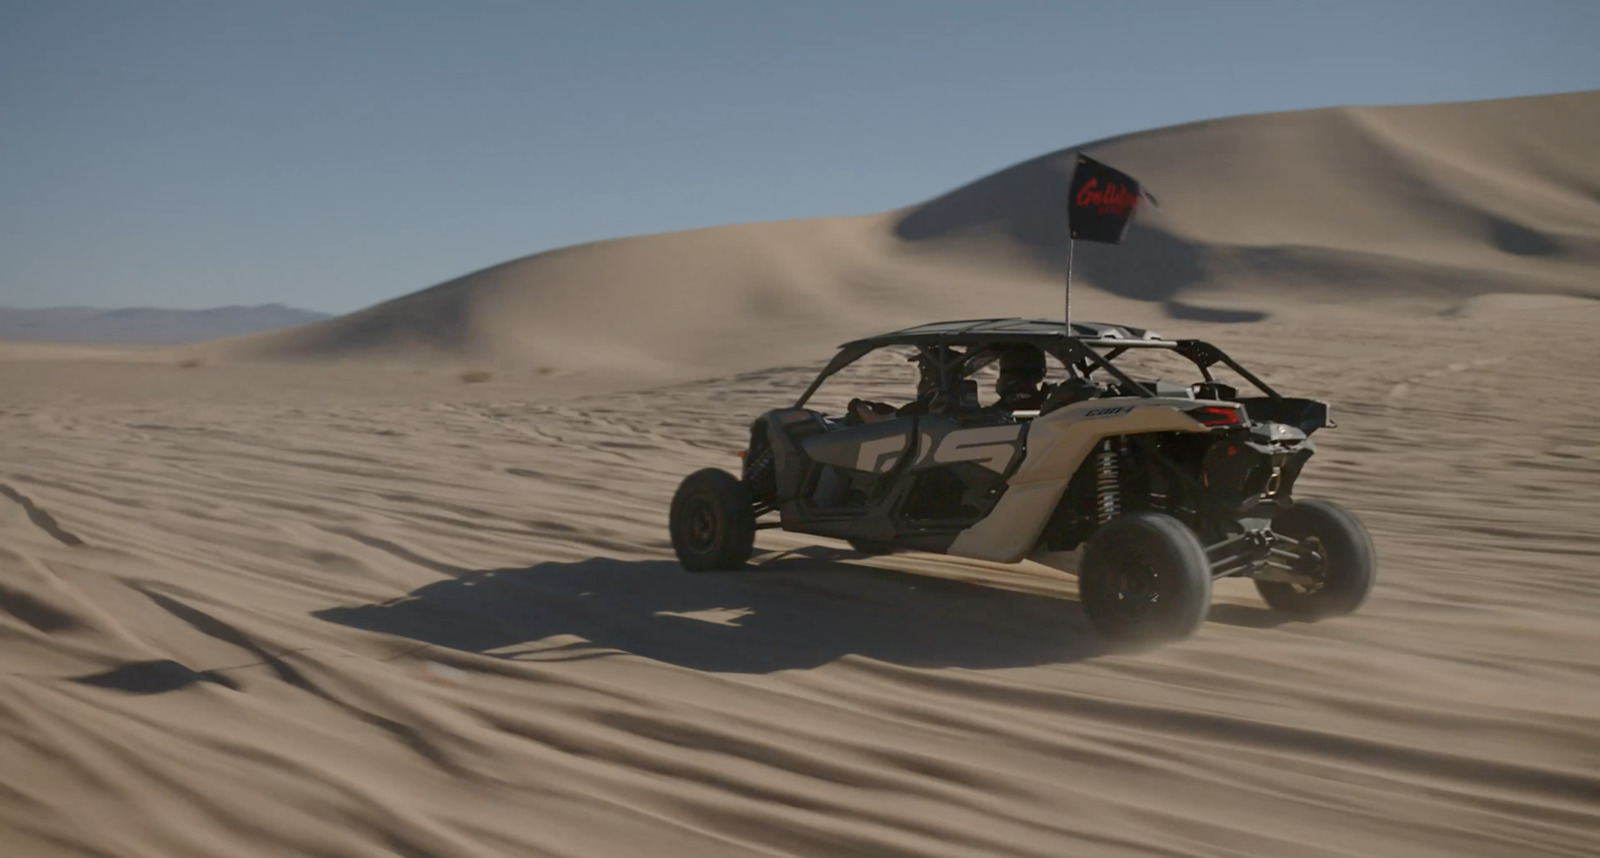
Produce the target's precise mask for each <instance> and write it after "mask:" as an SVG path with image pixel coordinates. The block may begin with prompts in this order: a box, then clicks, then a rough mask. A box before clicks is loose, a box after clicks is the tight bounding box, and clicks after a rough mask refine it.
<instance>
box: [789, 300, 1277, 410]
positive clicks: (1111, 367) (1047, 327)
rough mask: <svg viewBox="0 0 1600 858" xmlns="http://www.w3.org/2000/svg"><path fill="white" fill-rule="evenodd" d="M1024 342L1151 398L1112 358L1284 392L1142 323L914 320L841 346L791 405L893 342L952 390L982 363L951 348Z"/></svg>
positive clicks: (1207, 347) (1211, 351)
mask: <svg viewBox="0 0 1600 858" xmlns="http://www.w3.org/2000/svg"><path fill="white" fill-rule="evenodd" d="M1018 343H1026V344H1031V345H1035V346H1038V347H1039V348H1040V349H1042V350H1043V351H1044V352H1045V354H1048V355H1050V356H1051V357H1054V358H1055V359H1056V360H1059V361H1060V362H1061V363H1062V365H1063V366H1065V367H1066V368H1067V371H1068V372H1069V373H1072V374H1073V375H1075V376H1078V377H1084V378H1087V377H1088V376H1089V374H1090V373H1092V372H1093V371H1094V370H1096V369H1099V370H1104V371H1105V372H1106V373H1107V374H1109V375H1110V376H1111V377H1112V378H1115V379H1116V380H1117V382H1118V383H1119V384H1120V385H1121V386H1122V387H1123V388H1124V389H1125V390H1129V391H1134V392H1135V393H1136V394H1137V395H1138V396H1141V397H1147V398H1153V397H1155V396H1156V394H1155V392H1154V391H1152V390H1151V389H1150V388H1148V387H1146V386H1145V385H1143V384H1140V383H1139V382H1137V381H1135V380H1133V379H1132V378H1130V377H1129V376H1128V375H1127V374H1126V373H1124V372H1123V371H1122V370H1121V369H1120V368H1118V367H1117V366H1116V364H1115V363H1114V362H1115V361H1116V359H1117V358H1119V357H1122V356H1123V355H1125V354H1127V353H1128V352H1130V351H1133V350H1144V349H1161V350H1165V351H1170V352H1174V353H1176V354H1178V355H1179V356H1181V357H1184V358H1187V359H1188V360H1189V361H1190V362H1191V363H1193V364H1194V365H1195V368H1197V369H1198V370H1199V371H1200V375H1201V376H1202V377H1203V378H1204V379H1205V380H1206V381H1208V382H1210V381H1215V378H1214V377H1213V376H1212V374H1211V368H1212V367H1213V366H1216V365H1217V364H1219V363H1220V364H1222V365H1223V366H1226V367H1227V368H1229V369H1231V370H1233V371H1234V372H1235V373H1238V375H1239V377H1240V378H1243V379H1245V380H1246V381H1248V382H1250V383H1251V384H1252V385H1254V386H1255V387H1256V388H1257V389H1259V390H1260V391H1261V392H1262V393H1264V394H1266V396H1267V397H1268V398H1271V399H1281V398H1282V396H1281V395H1280V394H1279V393H1278V392H1277V391H1276V390H1273V389H1272V388H1271V387H1270V386H1268V385H1267V383H1266V382H1264V381H1262V380H1261V379H1260V378H1257V377H1256V375H1255V374H1254V373H1252V372H1250V371H1249V370H1247V369H1245V368H1244V367H1243V366H1240V365H1239V362H1238V361H1236V360H1234V359H1233V358H1231V357H1229V356H1228V354H1227V353H1226V352H1224V351H1223V350H1222V349H1219V348H1217V347H1216V346H1214V345H1212V344H1210V343H1208V342H1205V341H1204V340H1196V339H1182V340H1169V339H1166V338H1164V337H1161V336H1158V335H1156V334H1153V333H1151V332H1149V331H1146V330H1143V329H1141V328H1131V327H1127V326H1124V325H1107V324H1101V323H1097V322H1073V323H1072V327H1071V330H1070V331H1069V330H1068V329H1067V325H1066V324H1065V323H1063V322H1059V321H1052V320H1048V319H972V320H966V321H956V322H935V323H932V324H928V325H918V326H916V327H914V328H906V329H905V330H902V331H894V332H892V333H888V334H881V335H879V336H876V337H867V338H866V339H860V340H854V341H852V342H848V343H845V344H844V345H842V346H840V347H839V353H838V354H837V355H834V357H833V360H831V361H829V362H828V364H827V366H825V367H823V368H822V372H821V373H820V374H818V375H817V378H816V380H815V381H813V382H811V385H810V386H809V387H807V388H806V390H805V392H804V393H802V394H801V395H800V398H799V400H797V401H796V402H795V404H794V407H795V408H804V407H805V404H806V402H807V401H808V400H810V399H811V396H812V394H814V393H816V392H817V389H818V388H820V387H821V386H822V384H823V382H825V381H827V380H828V378H829V377H831V376H832V375H834V374H835V373H837V372H839V371H840V370H842V369H844V368H845V367H847V366H849V365H851V364H853V363H855V362H856V361H858V360H860V359H861V358H862V357H864V356H866V355H867V354H869V353H870V352H874V351H877V350H878V349H881V348H886V347H891V346H914V347H916V348H917V349H918V350H919V355H920V356H921V357H922V358H923V359H924V360H929V361H931V362H932V363H933V365H935V366H937V367H939V371H940V379H939V384H940V388H941V389H942V390H945V391H949V390H951V389H953V388H954V387H955V385H956V383H957V382H959V381H960V380H961V378H963V377H965V375H966V374H967V373H970V372H972V371H973V370H975V369H978V368H980V367H981V366H982V365H983V363H978V364H975V365H970V364H963V365H960V367H959V368H960V372H959V373H958V372H956V371H955V370H956V369H957V368H958V367H957V363H956V361H954V360H952V359H951V352H950V350H951V349H953V348H956V347H965V348H967V349H968V356H969V357H970V356H972V355H976V354H979V353H980V352H984V351H986V350H989V349H990V348H991V347H993V346H1001V345H1010V344H1018ZM991 359H992V358H991Z"/></svg>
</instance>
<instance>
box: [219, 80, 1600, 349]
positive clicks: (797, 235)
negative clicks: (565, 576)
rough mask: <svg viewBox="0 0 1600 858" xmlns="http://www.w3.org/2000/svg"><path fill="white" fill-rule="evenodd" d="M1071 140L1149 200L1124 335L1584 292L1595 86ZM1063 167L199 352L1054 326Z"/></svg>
mask: <svg viewBox="0 0 1600 858" xmlns="http://www.w3.org/2000/svg"><path fill="white" fill-rule="evenodd" d="M1085 148H1086V150H1087V151H1089V152H1091V153H1093V154H1095V155H1096V156H1097V157H1101V158H1104V159H1106V160H1108V161H1110V162H1111V163H1114V164H1116V165H1119V166H1121V167H1124V168H1126V169H1128V170H1129V171H1131V172H1133V173H1134V174H1135V175H1137V176H1139V177H1140V178H1141V179H1142V180H1144V181H1145V182H1146V184H1147V185H1148V186H1149V187H1150V188H1151V189H1152V190H1154V191H1155V192H1156V194H1157V195H1158V197H1159V199H1160V200H1161V205H1160V208H1159V209H1153V210H1149V211H1147V212H1145V213H1144V214H1143V215H1141V218H1140V219H1139V220H1138V221H1136V226H1135V228H1134V230H1133V232H1132V234H1131V235H1130V237H1129V240H1128V242H1127V243H1126V244H1125V245H1124V246H1122V247H1120V248H1113V247H1106V246H1095V245H1086V246H1084V247H1082V248H1080V253H1079V255H1078V271H1079V273H1080V275H1081V276H1082V278H1083V281H1084V282H1085V283H1086V284H1090V285H1092V286H1094V287H1098V290H1099V294H1098V295H1096V294H1094V293H1093V292H1090V291H1089V290H1085V294H1084V296H1083V300H1085V301H1086V302H1089V303H1087V304H1085V305H1084V306H1085V309H1087V310H1090V311H1099V312H1101V313H1106V312H1110V313H1115V314H1117V316H1116V318H1117V319H1118V320H1123V319H1126V320H1127V321H1130V322H1135V323H1146V324H1155V323H1159V322H1160V321H1161V320H1162V319H1165V318H1168V317H1171V316H1177V317H1179V318H1181V319H1213V320H1221V321H1229V320H1233V321H1244V320H1252V319H1259V318H1262V317H1263V316H1264V315H1265V314H1266V313H1268V312H1273V313H1278V314H1280V315H1282V314H1283V313H1286V312H1287V313H1292V312H1294V311H1295V310H1296V309H1303V308H1305V307H1307V306H1316V305H1322V304H1348V303H1351V302H1353V301H1362V302H1382V303H1385V304H1388V305H1390V306H1389V307H1387V308H1386V310H1385V311H1394V310H1395V309H1400V310H1405V311H1415V312H1423V313H1432V312H1439V311H1441V310H1444V309H1447V308H1449V307H1450V306H1452V305H1453V304H1455V303H1456V302H1458V301H1460V300H1462V299H1463V298H1468V297H1471V296H1474V295H1480V294H1484V293H1499V292H1512V293H1549V294H1559V295H1578V296H1587V297H1600V285H1597V282H1600V281H1597V279H1596V276H1595V274H1596V271H1600V159H1596V158H1595V157H1594V155H1593V153H1594V152H1595V151H1597V150H1600V92H1587V93H1579V94H1574V95H1559V96H1545V97H1538V98H1524V99H1510V100H1505V101H1491V102H1475V103H1467V104H1448V105H1433V106H1420V107H1386V108H1339V109H1329V110H1315V111H1306V112H1298V113H1282V114H1269V115H1262V116H1247V117H1239V118H1233V119H1221V120H1216V121H1213V122H1203V123H1198V124H1194V125H1185V126H1179V127H1175V128H1166V129H1158V130H1155V131H1147V132H1141V133H1138V134H1132V135H1128V136H1126V137H1121V138H1117V139H1114V140H1108V141H1102V142H1099V143H1092V144H1088V145H1087V146H1086V147H1085ZM1072 151H1074V150H1070V149H1069V150H1063V151H1062V152H1057V153H1054V154H1052V155H1047V156H1044V157H1042V158H1038V159H1035V160H1033V161H1029V162H1027V163H1024V164H1021V165H1018V166H1016V167H1013V168H1010V169H1008V170H1004V171H1002V172H1000V173H997V174H995V175H993V176H989V177H987V178H984V179H981V180H979V181H977V182H975V183H973V184H971V185H969V186H966V187H964V188H960V189H957V190H955V191H953V192H951V193H949V194H946V195H944V196H941V197H938V198H936V199H933V200H931V201H929V202H927V203H924V204H921V205H917V206H913V207H910V208H907V209H904V210H901V211H897V212H890V213H887V214H883V215H875V216H867V217H857V218H836V219H820V220H807V221H786V222H778V223H768V224H750V225H741V226H732V227H720V228H715V229H705V230H697V231H692V232H685V233H674V234H666V235H653V236H644V237H639V238H627V239H620V240H616V241H606V242H600V243H596V244H588V245H581V246H577V247H569V248H562V249H559V250H554V251H550V252H548V253H542V254H538V255H535V256H529V257H525V258H523V259H518V260H515V261H512V262H508V263H505V264H503V265H498V266H495V267H493V268H489V269H485V270H483V271H480V272H476V273H473V274H469V275H467V276H465V277H462V278H459V279H457V280H453V281H450V282H448V283H444V284H441V285H439V286H436V287H433V288H431V289H428V290H425V291H422V292H418V293H415V294H412V295H407V296H405V297H402V298H398V299H396V300H394V301H390V302H387V303H384V304H380V305H378V306H375V307H372V308H369V309H367V310H364V311H361V312H358V313H354V314H351V315H349V316H345V317H342V318H339V319H335V320H332V321H328V322H323V323H320V324H315V325H310V326H307V327H303V328H299V329H295V330H293V331H290V332H286V333H270V334H265V335H261V336H257V337H249V338H244V339H240V340H235V341H229V342H226V343H222V344H217V345H215V346H213V347H210V349H209V350H208V351H207V352H206V354H207V356H208V357H211V358H213V359H218V360H261V359H272V360H282V359H295V360H304V359H315V360H326V359H330V358H361V359H365V360H374V359H376V360H382V361H401V360H415V359H419V358H421V359H428V360H436V359H438V358H440V357H445V358H452V359H459V360H462V361H468V362H478V363H498V364H506V365H527V366H547V367H550V368H552V369H555V370H559V371H563V372H569V371H598V372H609V373H615V374H621V375H627V376H630V377H634V378H650V379H669V378H688V377H699V376H706V375H713V374H716V373H718V372H726V371H745V370H753V369H758V368H761V367H765V366H772V365H775V364H783V363H788V362H792V361H794V360H799V359H805V358H806V357H807V356H811V355H814V354H815V350H816V348H817V344H818V343H819V342H822V343H828V344H831V343H833V342H837V341H839V340H842V339H844V338H848V337H853V336H858V335H862V334H867V333H873V332H876V331H878V330H883V329H892V328H895V327H901V326H904V325H908V324H915V323H918V322H921V321H925V320H927V319H930V318H970V317H985V316H992V315H995V314H997V313H998V314H1000V315H1009V314H1019V315H1046V316H1054V315H1056V314H1058V313H1059V312H1060V305H1061V296H1060V286H1059V283H1060V279H1061V272H1062V270H1063V263H1064V250H1065V247H1064V244H1063V241H1064V234H1063V229H1062V218H1063V200H1064V198H1065V193H1066V183H1067V180H1068V177H1069V171H1070V165H1071V155H1072ZM1113 296H1116V297H1120V298H1121V299H1125V300H1119V301H1111V300H1109V298H1111V297H1113ZM1097 300H1098V301H1099V302H1098V303H1095V302H1096V301H1097Z"/></svg>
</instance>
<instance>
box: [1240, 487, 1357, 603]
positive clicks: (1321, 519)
mask: <svg viewBox="0 0 1600 858" xmlns="http://www.w3.org/2000/svg"><path fill="white" fill-rule="evenodd" d="M1272 530H1273V532H1274V533H1281V534H1283V535H1284V536H1287V537H1289V538H1290V539H1294V540H1296V541H1298V542H1299V543H1300V544H1301V547H1302V550H1303V551H1304V552H1305V557H1304V559H1303V560H1302V565H1303V567H1304V570H1305V571H1306V572H1307V573H1309V574H1310V575H1311V576H1312V577H1313V578H1315V579H1316V583H1314V584H1289V583H1286V582H1283V581H1256V591H1257V592H1259V593H1260V594H1261V598H1262V599H1264V600H1266V603H1267V604H1268V605H1270V606H1272V608H1273V609H1274V610H1278V611H1283V612H1284V613H1286V614H1299V615H1300V616H1302V617H1306V618H1308V619H1321V618H1323V617H1335V616H1339V615H1341V614H1348V613H1352V612H1353V611H1355V609H1357V608H1359V607H1361V603H1362V602H1365V601H1366V600H1367V594H1368V593H1370V592H1372V585H1373V583H1374V581H1376V580H1377V576H1378V561H1377V550H1376V549H1374V548H1373V546H1372V537H1371V536H1369V535H1367V529H1366V528H1365V527H1362V525H1361V520H1360V519H1358V518H1356V517H1355V516H1354V515H1352V514H1351V513H1350V511H1349V510H1346V509H1345V508H1344V507H1342V506H1339V505H1338V504H1336V503H1333V502H1331V501H1324V500H1307V501H1299V502H1297V503H1296V504H1295V505H1294V506H1291V507H1289V508H1288V509H1286V510H1284V511H1282V512H1280V513H1278V514H1277V515H1276V516H1274V517H1273V519H1272Z"/></svg>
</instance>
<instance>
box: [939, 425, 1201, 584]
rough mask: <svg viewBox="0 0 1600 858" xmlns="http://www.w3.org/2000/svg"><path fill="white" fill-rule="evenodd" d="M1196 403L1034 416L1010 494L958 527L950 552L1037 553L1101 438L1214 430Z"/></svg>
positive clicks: (989, 556)
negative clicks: (1196, 413) (1200, 417)
mask: <svg viewBox="0 0 1600 858" xmlns="http://www.w3.org/2000/svg"><path fill="white" fill-rule="evenodd" d="M1206 404H1210V403H1206ZM1195 407H1196V402H1195V400H1193V399H1146V398H1141V397H1133V396H1127V397H1118V398H1116V399H1091V400H1089V401H1087V402H1079V403H1075V404H1073V405H1069V406H1067V407H1065V408H1061V409H1058V410H1056V411H1052V412H1050V413H1049V414H1046V415H1044V416H1043V417H1038V418H1035V419H1034V421H1033V423H1032V425H1031V426H1029V428H1028V436H1027V445H1028V451H1027V454H1026V455H1025V456H1024V458H1023V460H1022V464H1021V465H1020V466H1019V467H1018V468H1017V472H1016V473H1015V474H1012V475H1011V479H1009V480H1007V481H1006V484H1007V489H1006V493H1005V495H1004V496H1003V497H1001V498H1000V502H999V503H998V504H996V505H995V508H994V510H993V511H991V512H990V513H989V514H988V515H987V516H985V517H984V519H983V520H982V521H980V522H978V523H977V524H975V525H973V526H971V527H969V528H967V529H966V530H963V531H961V534H960V535H959V536H957V537H956V541H955V542H953V543H951V545H950V549H949V553H950V554H953V555H955V556H957V557H970V558H973V559H975V560H989V561H993V562H997V563H1016V562H1018V561H1020V560H1022V559H1024V558H1025V557H1027V556H1028V555H1029V554H1031V553H1032V552H1033V549H1034V545H1035V544H1036V543H1038V541H1039V535H1040V534H1041V533H1043V532H1044V526H1045V523H1046V522H1048V521H1049V520H1050V516H1051V514H1052V513H1054V512H1055V508H1056V504H1058V503H1060V501H1061V495H1062V493H1064V492H1065V491H1066V490H1067V483H1069V482H1071V480H1072V475H1073V474H1075V473H1077V471H1078V466H1079V465H1081V464H1083V460H1084V458H1086V457H1087V456H1088V455H1089V453H1090V452H1092V451H1093V450H1094V447H1095V445H1096V444H1098V443H1099V442H1100V440H1101V439H1102V438H1106V437H1110V436H1113V435H1141V434H1144V433H1147V432H1209V431H1210V429H1208V428H1207V427H1206V426H1204V425H1203V424H1201V423H1200V422H1199V421H1197V420H1195V419H1194V418H1192V417H1190V416H1189V415H1187V414H1185V413H1184V409H1192V408H1195ZM1116 409H1127V410H1126V411H1120V412H1119V411H1117V410H1116Z"/></svg>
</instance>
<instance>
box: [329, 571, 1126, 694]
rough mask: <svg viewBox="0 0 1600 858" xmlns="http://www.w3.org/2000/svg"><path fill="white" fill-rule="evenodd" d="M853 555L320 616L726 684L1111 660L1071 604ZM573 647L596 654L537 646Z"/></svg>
mask: <svg viewBox="0 0 1600 858" xmlns="http://www.w3.org/2000/svg"><path fill="white" fill-rule="evenodd" d="M857 557H859V555H856V554H854V553H852V552H844V551H837V550H833V549H827V548H811V549H805V550H803V551H800V552H790V553H785V554H780V555H772V556H769V557H767V558H763V559H762V562H761V565H759V566H757V567H754V568H751V569H747V570H744V571H740V572H731V573H711V574H691V573H688V572H684V571H683V570H682V569H681V568H679V566H678V564H677V563H676V562H674V561H670V560H632V561H630V560H616V559H611V558H605V557H596V558H592V559H589V560H584V561H582V562H577V563H540V564H537V565H534V566H529V567H526V568H507V569H489V570H483V571H479V572H472V573H469V574H466V575H462V576H460V577H457V578H452V579H449V580H445V581H439V582H436V583H433V584H428V585H426V586H424V587H421V588H419V589H417V590H415V591H413V592H411V593H410V594H409V595H407V596H404V597H402V598H399V599H395V600H392V601H389V602H382V603H376V604H370V605H362V606H357V607H339V608H329V609H326V610H322V611H318V612H316V614H315V616H317V617H318V618H320V619H323V620H327V621H329V622H333V623H340V624H343V625H346V626H351V627H354V628H359V629H366V630H369V631H376V632H383V633H386V634H391V635H399V636H401V637H406V638H410V639H412V640H416V641H419V642H424V643H429V644H435V645H438V646H442V647H449V648H451V649H457V650H464V651H468V652H475V653H484V654H489V655H495V656H499V657H504V658H515V657H518V656H519V655H521V656H523V657H528V658H538V659H543V660H558V659H560V658H563V657H567V658H585V657H599V656H603V655H604V654H606V653H607V651H616V652H621V653H629V654H633V655H638V656H642V657H644V658H649V659H654V660H657V661H662V662H666V663H669V664H675V665H679V666H682V667H688V668H693V669H695V670H705V671H715V672H727V673H771V672H774V671H779V670H793V669H800V668H811V667H817V666H820V665H823V664H827V663H829V662H832V661H835V660H837V659H840V658H843V657H846V656H851V655H855V656H862V657H865V658H870V659H874V660H878V661H883V662H888V663H891V664H897V665H905V666H912V667H964V668H978V669H982V668H1001V667H1019V666H1027V665H1035V664H1045V663H1061V662H1072V661H1077V660H1080V659H1084V658H1088V657H1091V656H1093V655H1096V654H1099V653H1101V652H1102V649H1101V647H1100V645H1099V644H1098V643H1097V642H1096V641H1095V638H1094V635H1093V633H1092V631H1091V630H1090V629H1089V627H1088V625H1087V621H1086V620H1085V619H1084V616H1083V612H1082V611H1081V610H1080V609H1079V607H1078V604H1077V603H1076V602H1074V601H1072V600H1069V599H1062V598H1055V597H1050V596H1043V595H1037V594H1030V593H1021V592H1015V591H1011V590H1004V589H998V588H994V587H987V586H980V585H976V584H969V583H965V582H961V581H952V580H949V579H944V578H936V577H930V576H926V575H912V574H907V573H903V572H897V571H892V570H886V569H881V568H874V567H868V566H861V565H851V564H848V563H844V562H841V561H842V560H846V559H852V558H857ZM565 635H573V636H576V637H578V638H582V639H584V640H586V641H588V642H589V643H590V646H570V645H569V646H566V647H562V646H561V645H560V644H561V643H562V642H552V643H549V644H547V645H545V646H543V647H535V646H533V645H534V644H536V643H537V642H539V641H544V640H546V639H548V638H551V637H555V636H565Z"/></svg>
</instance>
